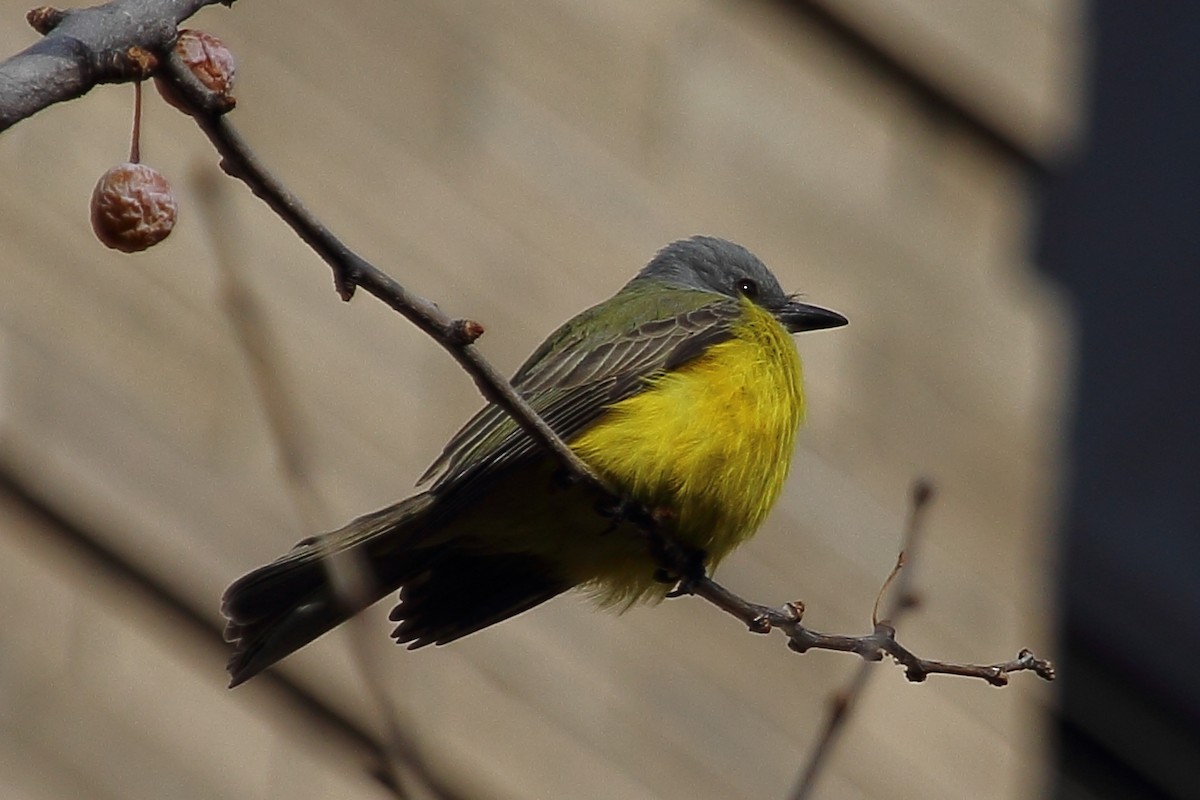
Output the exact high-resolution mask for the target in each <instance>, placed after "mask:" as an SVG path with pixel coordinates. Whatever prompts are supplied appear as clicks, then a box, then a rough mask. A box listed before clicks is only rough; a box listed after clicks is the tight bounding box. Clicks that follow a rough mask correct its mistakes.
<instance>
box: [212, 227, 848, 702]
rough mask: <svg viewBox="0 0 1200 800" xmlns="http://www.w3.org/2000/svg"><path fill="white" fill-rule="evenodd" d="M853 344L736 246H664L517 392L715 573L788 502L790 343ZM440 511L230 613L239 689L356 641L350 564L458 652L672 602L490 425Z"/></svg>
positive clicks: (493, 414)
mask: <svg viewBox="0 0 1200 800" xmlns="http://www.w3.org/2000/svg"><path fill="white" fill-rule="evenodd" d="M844 324H846V318H845V317H843V316H842V315H841V314H838V313H836V312H833V311H829V310H826V309H823V308H818V307H817V306H812V305H808V304H806V303H802V302H799V301H798V300H797V299H796V298H795V296H792V295H786V294H784V292H783V290H782V289H781V288H780V287H779V282H778V281H777V280H776V279H775V276H774V275H772V274H771V272H770V270H768V269H767V268H766V266H764V265H763V263H762V262H761V261H759V260H758V258H757V257H755V256H754V254H752V253H751V252H750V251H748V250H746V249H745V248H743V247H741V246H739V245H736V244H733V243H732V242H728V241H725V240H723V239H715V238H710V237H703V236H697V237H693V238H691V239H685V240H682V241H678V242H675V243H673V244H671V245H668V246H667V247H665V248H664V249H663V250H661V251H660V252H659V253H658V254H657V255H656V256H655V257H654V259H653V260H652V261H651V262H650V263H649V264H648V265H647V266H646V267H645V268H643V269H642V271H641V272H639V273H638V274H637V276H635V277H634V278H633V280H631V281H630V282H629V283H627V284H626V285H625V287H624V288H622V289H621V291H619V292H618V293H617V294H616V295H614V296H613V297H611V298H610V299H608V300H606V301H605V302H603V303H601V304H599V305H597V306H594V307H592V308H590V309H588V310H587V311H584V312H583V313H581V314H579V315H578V316H576V317H575V318H574V319H572V320H570V321H569V322H567V323H566V324H564V325H563V326H562V327H560V328H559V329H558V330H557V331H555V332H554V333H553V334H551V335H550V338H548V339H547V340H546V341H545V342H543V343H542V345H541V347H539V348H538V349H537V350H536V351H535V352H534V353H533V355H532V356H530V357H529V359H528V360H527V361H526V362H525V364H524V365H523V366H522V367H521V368H520V369H519V370H518V371H517V374H516V375H515V376H514V377H513V380H512V382H513V385H514V386H515V387H516V389H517V391H518V392H520V393H521V395H522V396H524V397H525V398H526V399H527V400H528V401H529V403H530V404H531V405H532V406H533V408H534V409H536V410H537V412H538V413H539V414H540V415H541V416H542V417H543V418H544V419H545V420H546V422H547V423H549V424H550V426H551V427H552V428H553V429H554V431H555V432H556V433H557V434H558V435H559V436H560V437H561V438H562V439H563V440H564V441H565V442H567V444H569V445H570V446H571V448H572V449H574V450H575V452H576V453H578V454H579V456H580V457H582V458H583V459H584V461H586V462H587V463H588V464H589V465H590V466H591V467H592V468H593V469H595V470H597V471H598V472H599V473H600V474H601V475H603V476H604V477H605V478H606V479H608V480H609V481H610V482H611V483H612V484H613V485H614V486H615V487H617V488H618V489H619V490H620V491H621V492H622V493H624V494H625V495H626V496H627V497H628V498H629V499H632V500H634V501H637V502H639V503H640V504H642V505H643V506H645V507H646V508H652V509H666V510H667V511H668V512H669V513H668V514H666V515H664V518H665V519H666V520H668V522H667V523H666V524H667V525H668V528H669V530H668V531H667V532H668V533H669V535H671V536H673V537H674V538H675V539H676V541H678V542H680V543H681V544H683V545H684V546H686V547H688V548H690V549H692V550H693V551H695V552H696V553H698V554H701V555H700V557H701V558H702V559H703V563H704V564H706V565H707V566H709V567H712V566H714V565H716V564H717V562H719V561H720V560H721V559H722V558H724V557H725V556H726V555H727V554H728V553H729V552H730V551H731V550H732V549H733V548H734V547H736V546H737V545H738V544H740V543H741V542H742V541H744V540H745V539H746V538H748V537H749V536H751V535H752V534H753V533H754V532H755V530H757V529H758V526H759V525H760V524H761V523H762V521H763V519H764V518H765V517H766V515H767V512H768V511H769V510H770V508H771V506H772V505H773V504H774V503H775V500H776V499H777V498H778V497H779V493H780V490H781V489H782V487H783V482H784V479H785V478H786V477H787V472H788V467H789V464H790V463H791V457H792V447H793V442H794V439H795V434H796V430H797V428H798V427H799V426H800V423H801V422H802V421H803V418H804V394H803V390H802V387H801V368H800V359H799V357H798V356H797V354H796V349H795V346H794V345H793V343H792V341H791V337H790V336H789V334H791V333H799V332H802V331H810V330H818V329H821V328H833V327H838V326H840V325H844ZM431 479H432V484H431V485H430V486H429V488H428V489H427V490H426V491H422V492H419V493H418V494H415V495H413V496H412V497H409V498H408V499H406V500H401V501H400V502H399V503H396V504H395V505H392V506H389V507H387V508H385V509H383V510H381V511H376V512H375V513H373V514H367V515H366V516H363V517H359V518H358V519H356V520H354V521H353V522H351V523H350V524H349V525H347V526H346V527H344V528H341V529H340V530H337V531H333V532H332V533H327V534H324V535H323V536H321V537H315V538H311V539H306V540H304V541H302V542H300V543H299V544H298V545H296V547H295V548H293V549H292V550H291V552H289V553H287V554H286V555H284V556H281V557H280V558H279V559H277V560H276V561H273V562H271V563H270V564H267V565H265V566H262V567H259V568H258V569H256V570H254V571H253V572H251V573H249V574H247V575H245V576H243V577H242V578H240V579H238V580H237V581H236V582H235V583H234V584H233V585H232V586H230V587H229V588H228V589H227V590H226V592H225V596H224V598H223V602H222V611H223V612H224V614H225V616H226V617H228V619H229V624H228V626H227V628H226V639H228V640H229V641H231V642H233V643H234V644H235V647H236V649H235V652H234V654H233V656H232V658H231V659H230V661H229V672H230V675H231V676H232V681H231V684H230V685H231V686H236V685H237V684H239V683H241V682H242V681H245V680H246V679H248V678H250V677H253V676H254V675H256V674H258V673H259V672H261V671H262V670H264V669H266V668H267V667H268V666H270V665H271V664H274V663H275V662H276V661H278V660H279V659H281V658H283V657H284V656H286V655H288V654H289V653H292V652H294V651H295V650H297V649H299V648H300V647H303V646H304V645H306V644H308V643H309V642H311V641H312V640H313V639H316V638H317V637H318V636H320V635H321V634H323V633H325V632H327V631H329V630H330V629H331V628H333V627H335V626H336V625H338V624H340V623H342V622H344V621H345V620H346V619H347V618H348V616H349V612H348V611H347V610H346V609H345V608H343V607H342V606H341V605H340V604H339V603H338V602H337V600H336V599H335V597H334V596H333V593H332V590H331V588H330V587H329V585H328V583H327V580H326V572H325V569H324V567H323V565H322V564H321V557H322V555H323V554H327V553H329V552H331V551H336V552H343V551H352V552H354V553H356V554H357V555H358V556H361V557H362V562H361V563H365V564H367V565H368V566H369V568H370V576H369V577H370V579H371V586H372V587H373V592H372V601H374V600H378V599H380V598H382V597H384V596H385V595H388V594H390V593H392V592H394V591H396V590H397V589H399V591H400V603H399V605H397V606H396V608H395V609H394V610H393V611H392V614H391V619H392V620H393V621H395V622H398V623H399V625H398V626H397V627H396V629H395V630H394V631H393V633H392V636H393V638H395V639H396V641H397V642H399V643H407V644H408V646H409V647H410V648H415V647H423V646H424V645H427V644H445V643H447V642H451V641H453V640H455V639H458V638H459V637H462V636H466V635H467V634H469V633H473V632H475V631H477V630H479V629H481V628H485V627H487V626H489V625H494V624H495V623H497V622H500V621H502V620H505V619H508V618H509V617H511V616H514V615H515V614H519V613H521V612H522V611H526V610H528V609H530V608H533V607H534V606H536V605H538V604H540V603H543V602H545V601H546V600H549V599H550V598H552V597H554V596H555V595H558V594H561V593H562V592H564V591H566V590H567V589H570V588H572V587H576V586H581V587H584V588H586V589H587V590H589V591H590V592H591V593H592V594H594V595H595V597H596V598H597V599H598V600H599V601H600V603H601V604H603V605H609V606H613V605H615V606H624V607H628V606H629V605H632V604H633V603H635V602H637V601H639V600H648V599H658V598H662V597H663V596H664V595H665V594H666V593H667V591H668V589H669V588H670V586H669V585H667V584H665V583H663V582H662V580H661V577H662V576H661V572H660V571H659V570H658V568H657V565H656V563H655V561H654V559H653V557H652V556H651V554H650V552H649V550H648V547H647V544H646V540H645V538H644V537H643V536H640V535H638V534H637V533H636V532H635V530H634V528H633V523H632V522H630V521H628V520H624V519H622V518H620V516H619V515H618V516H616V517H614V516H613V515H612V514H611V513H610V514H605V513H601V510H598V504H599V502H600V498H599V497H598V495H597V494H596V493H595V492H594V491H593V490H590V489H587V488H584V487H583V486H581V485H576V484H571V483H570V482H569V481H565V480H564V479H563V476H562V474H561V470H560V468H559V466H558V464H557V462H556V461H555V459H554V458H553V457H552V456H550V455H549V454H547V453H546V452H545V451H544V450H543V449H542V448H541V447H539V446H538V445H537V444H536V443H535V442H534V441H533V440H532V439H531V438H530V437H529V436H528V435H527V434H526V433H525V432H524V431H523V430H522V429H521V428H520V427H519V426H518V425H517V424H516V423H515V422H514V421H513V420H512V419H511V418H510V417H509V416H508V415H507V414H505V412H503V411H501V410H500V409H499V408H497V407H496V406H494V405H489V406H487V407H485V408H484V409H483V410H482V411H480V412H479V413H478V414H476V415H475V416H474V417H473V418H472V419H471V420H470V421H469V422H468V423H467V424H466V426H464V427H463V428H462V430H460V431H459V432H458V433H457V434H456V435H455V436H454V438H452V439H451V440H450V442H449V444H447V445H446V448H445V449H444V450H443V451H442V454H441V456H440V457H439V458H438V459H437V461H436V462H434V464H433V466H432V467H430V468H429V470H428V471H427V472H426V473H425V475H424V476H423V477H422V479H421V481H422V482H425V481H428V480H431Z"/></svg>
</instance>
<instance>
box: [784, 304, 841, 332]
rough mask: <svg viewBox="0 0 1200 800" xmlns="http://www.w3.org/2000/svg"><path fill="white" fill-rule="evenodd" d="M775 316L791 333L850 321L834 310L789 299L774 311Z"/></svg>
mask: <svg viewBox="0 0 1200 800" xmlns="http://www.w3.org/2000/svg"><path fill="white" fill-rule="evenodd" d="M775 318H776V319H777V320H779V323H780V324H781V325H783V327H785V328H787V329H788V331H789V332H791V333H804V332H805V331H819V330H823V329H825V328H840V327H842V326H843V325H845V324H846V323H847V322H849V321H850V320H848V319H846V318H845V317H843V316H842V315H841V314H839V313H837V312H836V311H830V310H829V309H828V308H821V307H820V306H810V305H809V304H808V303H801V302H799V301H797V300H789V301H788V302H787V304H786V305H784V307H783V308H781V309H779V310H778V311H776V312H775Z"/></svg>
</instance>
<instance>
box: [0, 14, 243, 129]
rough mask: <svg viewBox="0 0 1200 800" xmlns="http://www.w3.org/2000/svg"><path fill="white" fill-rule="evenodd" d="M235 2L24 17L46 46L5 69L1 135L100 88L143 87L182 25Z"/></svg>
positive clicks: (1, 71)
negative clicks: (103, 85) (203, 10)
mask: <svg viewBox="0 0 1200 800" xmlns="http://www.w3.org/2000/svg"><path fill="white" fill-rule="evenodd" d="M217 2H222V3H224V4H225V5H230V4H231V3H232V2H233V0H113V2H111V3H105V4H104V5H100V6H94V7H92V8H81V9H72V10H68V11H59V10H58V9H54V8H50V7H49V6H43V7H41V8H35V9H33V10H32V11H30V12H29V14H28V15H27V20H28V21H29V24H30V25H32V26H33V27H34V29H35V30H37V31H38V32H39V33H42V34H45V38H43V39H41V40H40V41H38V42H35V43H34V44H33V45H31V46H30V47H28V48H26V49H25V50H23V51H21V52H20V53H17V54H16V55H14V56H12V57H10V58H8V59H6V60H4V61H3V62H0V131H3V130H6V129H8V128H10V127H12V126H13V125H15V124H16V123H18V122H20V121H21V120H23V119H25V118H26V117H30V116H32V115H34V114H36V113H37V112H39V111H41V110H42V109H44V108H46V107H48V106H50V105H53V104H54V103H61V102H63V101H65V100H73V99H75V98H76V97H80V96H82V95H84V94H86V93H87V92H88V91H90V90H91V89H92V88H93V87H95V86H96V85H98V84H101V83H121V82H125V81H135V80H144V79H145V78H148V77H149V76H150V75H151V74H152V73H153V72H154V70H155V69H156V68H157V66H158V61H159V58H160V57H161V55H162V54H164V53H166V52H168V51H169V50H170V49H171V46H172V45H173V44H174V43H175V35H176V28H177V27H178V25H179V23H180V22H182V21H183V20H185V19H187V18H188V17H190V16H192V15H193V14H195V13H196V12H197V11H199V10H200V9H201V8H203V7H204V6H208V5H213V4H215V3H217Z"/></svg>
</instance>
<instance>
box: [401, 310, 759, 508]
mask: <svg viewBox="0 0 1200 800" xmlns="http://www.w3.org/2000/svg"><path fill="white" fill-rule="evenodd" d="M681 294H691V293H681ZM703 299H704V300H709V301H710V302H705V303H704V304H702V305H699V307H697V305H698V304H697V299H696V298H694V297H680V298H678V302H676V303H670V302H665V303H664V302H662V301H661V300H660V301H658V302H657V303H656V306H657V307H656V308H654V309H652V310H653V311H656V312H657V314H656V315H655V316H653V317H652V318H651V319H650V320H649V321H642V322H639V323H636V324H631V325H630V326H629V327H628V328H626V329H620V328H619V327H618V328H617V329H616V330H601V331H600V332H597V330H596V329H595V327H594V326H589V325H588V324H587V323H588V320H587V319H586V318H584V319H577V320H573V321H572V322H571V323H568V324H567V325H564V326H563V327H562V328H560V329H559V330H558V331H556V332H555V333H554V334H552V335H551V337H550V338H549V339H547V340H546V342H545V343H544V344H543V345H542V346H541V347H540V348H538V350H537V351H536V352H535V353H534V354H533V355H532V356H531V357H530V359H529V360H528V361H527V362H526V363H525V364H524V365H523V366H522V367H521V369H520V370H518V371H517V374H516V375H515V376H514V377H513V386H514V387H515V388H516V390H517V391H518V392H519V393H520V394H521V396H522V397H524V398H525V399H526V400H527V401H529V403H530V405H532V406H533V408H534V409H535V410H536V411H537V412H538V413H539V414H540V415H541V416H542V418H543V419H545V420H546V422H547V424H549V425H550V427H551V428H552V429H553V430H554V432H555V433H557V434H558V435H559V436H560V437H562V438H563V439H565V440H567V441H570V440H571V439H572V438H574V437H575V435H577V434H578V433H580V432H581V431H582V430H583V429H584V428H586V427H587V426H588V425H590V424H591V423H593V422H594V421H595V420H596V419H597V418H598V417H600V415H601V414H603V413H604V411H605V409H606V408H607V407H608V406H610V405H612V404H613V403H616V402H618V401H620V400H623V399H624V398H626V397H630V396H632V395H633V394H635V393H637V392H638V391H641V389H642V388H643V387H644V386H645V383H646V381H647V380H648V379H650V378H652V377H654V376H655V375H658V374H661V373H662V372H663V371H664V370H666V369H674V368H675V367H678V366H679V365H680V364H683V363H685V362H687V361H690V360H691V359H693V358H696V357H697V356H699V355H701V354H702V353H703V352H704V351H706V350H707V349H708V348H709V347H711V346H712V345H713V344H716V343H718V342H721V341H725V340H726V339H728V338H729V337H730V336H731V335H732V334H731V330H732V325H733V322H734V320H735V319H736V318H737V317H738V315H739V313H740V308H739V306H738V303H737V301H736V300H732V299H729V298H724V297H720V298H719V299H716V301H715V302H711V300H713V299H714V295H711V294H708V295H707V297H706V298H703ZM620 300H621V295H617V296H616V297H615V298H613V300H610V301H609V302H608V303H606V304H604V305H602V306H598V307H597V308H595V309H591V310H590V311H588V312H584V314H585V315H587V314H593V315H594V314H597V313H608V314H610V315H611V314H612V313H614V309H612V308H611V306H610V304H613V303H616V302H620ZM689 306H690V307H689ZM606 307H607V308H606ZM616 311H618V312H619V309H618V310H616ZM642 316H643V318H644V316H645V315H644V314H643V315H642ZM537 450H538V445H537V444H536V443H535V442H534V441H533V439H532V438H530V436H529V435H528V434H527V433H525V431H524V430H522V429H521V427H520V426H518V425H517V424H516V423H515V422H514V421H513V420H512V418H510V417H509V416H508V415H507V414H506V413H505V412H504V411H502V410H501V409H500V408H499V407H497V406H495V405H488V406H486V407H485V408H483V409H481V410H480V411H479V413H477V414H476V415H475V416H474V417H472V418H471V419H470V420H469V421H468V422H467V424H466V425H464V426H463V428H462V429H461V430H460V431H459V432H458V433H457V434H455V435H454V437H453V438H452V439H451V440H450V441H449V443H448V444H447V445H446V448H445V449H444V450H443V451H442V454H441V456H440V457H439V458H438V459H437V461H435V462H434V464H433V465H432V466H431V467H430V468H429V470H428V471H427V472H426V473H425V475H424V476H422V478H421V480H422V482H423V481H425V480H428V479H429V478H430V477H432V476H434V475H437V478H436V480H435V481H434V483H433V486H432V491H433V492H435V493H439V492H442V491H446V490H448V489H450V488H454V489H458V488H461V487H464V486H466V485H468V484H473V483H475V482H476V481H477V480H479V479H481V478H483V477H484V476H486V475H488V474H491V473H492V472H494V471H495V470H496V469H498V468H500V467H501V466H503V465H506V464H510V463H513V462H515V461H517V460H520V459H523V458H526V457H528V456H530V455H531V454H533V453H535V452H536V451H537Z"/></svg>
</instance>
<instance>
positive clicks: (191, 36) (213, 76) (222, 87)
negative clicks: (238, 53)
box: [154, 28, 236, 113]
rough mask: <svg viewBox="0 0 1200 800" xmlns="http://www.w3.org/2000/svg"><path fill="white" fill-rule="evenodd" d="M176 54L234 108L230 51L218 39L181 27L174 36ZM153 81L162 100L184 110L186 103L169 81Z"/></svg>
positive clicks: (197, 76) (205, 84) (232, 63)
mask: <svg viewBox="0 0 1200 800" xmlns="http://www.w3.org/2000/svg"><path fill="white" fill-rule="evenodd" d="M175 55H177V56H179V59H180V60H181V61H183V63H184V64H186V65H187V67H188V69H190V70H191V71H192V74H193V75H195V76H196V80H198V81H200V83H202V84H204V86H205V88H207V89H208V90H209V91H210V92H212V93H213V94H214V95H216V96H217V98H218V99H219V100H220V101H222V102H223V103H224V104H226V105H227V106H228V107H229V108H233V104H234V99H233V78H234V73H235V72H236V69H235V65H234V60H233V53H231V52H230V51H229V48H227V47H226V46H225V45H224V44H222V43H221V40H220V39H218V38H217V37H215V36H213V35H212V34H211V33H205V32H204V31H198V30H194V29H191V28H184V29H183V30H181V31H180V32H179V36H178V37H177V38H176V39H175ZM154 83H155V85H156V86H157V87H158V92H159V94H161V95H162V96H163V99H164V100H166V101H167V102H168V103H170V104H171V105H173V106H175V107H176V108H178V109H179V110H180V111H183V112H185V113H186V112H187V110H188V109H187V106H186V104H184V103H183V102H182V101H181V99H180V98H179V94H178V92H176V90H175V88H174V87H173V86H171V84H170V83H169V82H167V81H165V80H163V79H161V78H155V79H154Z"/></svg>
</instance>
